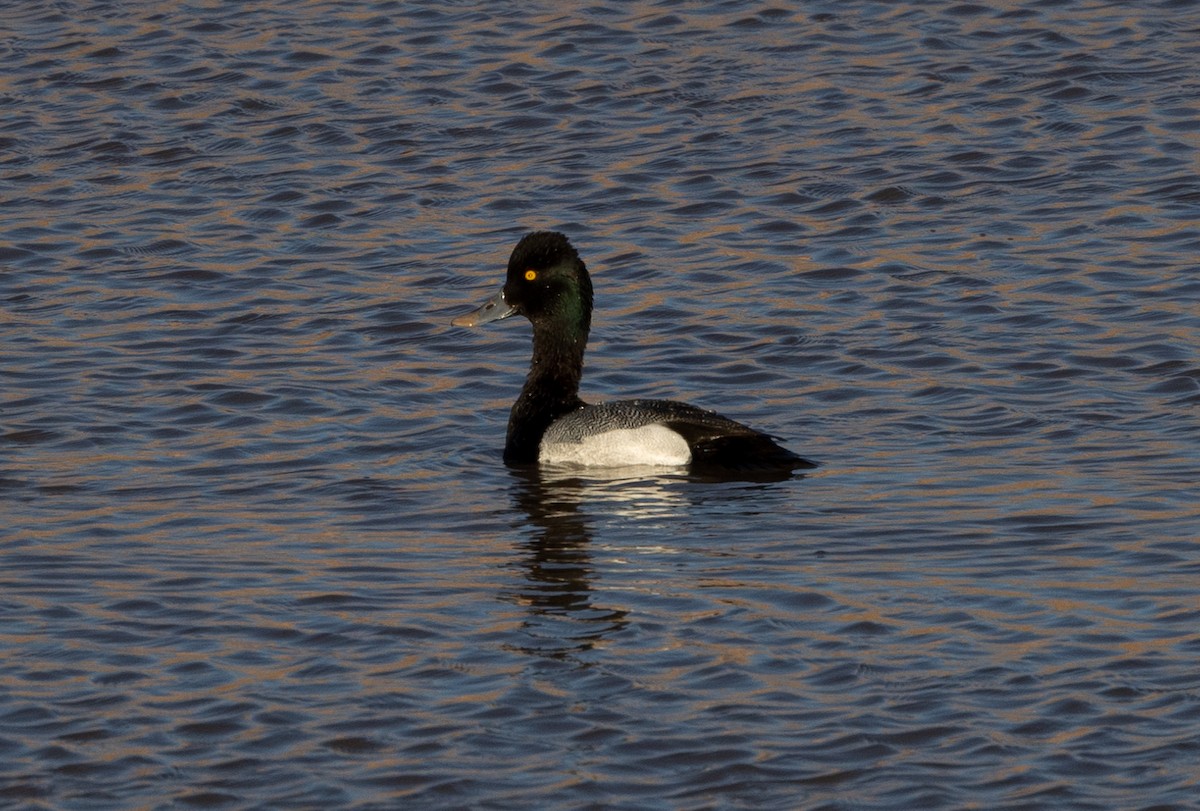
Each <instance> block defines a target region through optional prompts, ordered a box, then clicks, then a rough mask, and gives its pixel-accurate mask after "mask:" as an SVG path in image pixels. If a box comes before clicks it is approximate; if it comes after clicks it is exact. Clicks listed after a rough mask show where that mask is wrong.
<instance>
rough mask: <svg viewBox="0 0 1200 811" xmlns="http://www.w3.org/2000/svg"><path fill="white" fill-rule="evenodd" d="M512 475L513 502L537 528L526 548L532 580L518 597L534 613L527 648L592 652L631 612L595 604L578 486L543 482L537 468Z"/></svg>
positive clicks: (541, 651)
mask: <svg viewBox="0 0 1200 811" xmlns="http://www.w3.org/2000/svg"><path fill="white" fill-rule="evenodd" d="M513 472H514V476H515V481H514V485H513V493H514V498H515V500H516V502H517V505H518V507H519V508H520V509H521V511H523V512H524V513H525V514H526V515H528V516H529V520H530V523H531V524H532V525H533V526H534V527H535V531H534V535H533V537H532V538H530V539H529V540H528V541H527V542H526V543H525V544H524V547H525V549H526V550H527V553H528V554H527V556H526V559H525V561H524V568H525V570H526V579H527V582H526V583H525V584H523V585H522V587H521V588H520V589H519V591H518V593H517V598H518V599H519V600H520V601H521V602H522V603H523V604H525V605H526V606H527V607H528V608H529V609H530V614H529V617H528V618H527V619H526V620H525V622H524V623H523V624H524V625H525V629H526V631H527V633H528V634H529V636H530V637H531V641H530V643H529V646H528V648H527V649H526V650H527V652H529V653H539V654H543V655H551V656H555V657H558V656H564V655H567V654H570V653H574V652H578V651H583V650H588V649H590V648H591V647H593V645H595V644H596V643H597V642H598V641H599V640H600V639H602V638H603V637H604V636H607V635H608V634H611V633H613V632H615V631H619V630H620V629H621V628H623V627H624V626H625V624H626V620H625V614H626V612H625V611H624V610H622V609H606V608H600V607H597V606H595V605H593V604H592V592H593V587H592V582H591V581H592V576H593V571H592V560H591V555H590V554H589V553H588V549H587V546H588V543H589V541H590V540H591V538H590V535H589V531H588V523H587V519H586V517H585V516H584V514H583V513H582V512H581V511H580V509H579V494H578V492H577V490H576V483H572V482H570V481H562V482H558V483H547V482H543V481H542V479H541V477H540V476H538V472H537V469H536V468H522V469H516V470H514V471H513Z"/></svg>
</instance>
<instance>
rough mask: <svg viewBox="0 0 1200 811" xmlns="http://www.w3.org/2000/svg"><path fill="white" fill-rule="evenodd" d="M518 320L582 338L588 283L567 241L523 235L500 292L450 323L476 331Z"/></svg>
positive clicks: (545, 234) (588, 312)
mask: <svg viewBox="0 0 1200 811" xmlns="http://www.w3.org/2000/svg"><path fill="white" fill-rule="evenodd" d="M511 315H523V316H525V317H526V318H528V319H529V320H530V321H532V322H533V325H534V328H535V329H537V328H539V327H549V328H555V329H559V330H565V331H567V332H569V333H573V334H574V336H576V337H577V336H579V335H580V334H582V336H583V337H584V338H585V339H586V336H587V331H588V327H589V326H590V325H591V318H592V280H591V277H589V276H588V272H587V268H586V267H585V266H584V264H583V260H582V259H580V258H579V254H578V253H577V252H576V251H575V248H574V247H573V246H572V245H571V243H570V241H569V240H568V239H567V238H566V237H565V236H563V235H562V234H560V233H559V232H557V231H534V232H533V233H531V234H526V235H525V236H524V237H522V238H521V241H520V242H518V243H517V246H516V247H515V248H513V252H512V255H511V256H509V258H508V275H507V277H506V278H505V281H504V287H503V288H502V289H501V290H500V292H499V293H497V294H496V295H495V296H493V297H492V298H491V299H489V300H488V301H487V302H486V303H485V304H484V305H483V306H482V307H480V308H479V309H478V310H476V311H475V312H473V313H470V314H468V315H463V316H459V317H458V318H455V319H454V321H453V322H452V323H453V324H454V325H455V326H459V327H476V326H479V325H480V324H486V323H488V322H489V321H499V320H500V319H502V318H508V317H509V316H511Z"/></svg>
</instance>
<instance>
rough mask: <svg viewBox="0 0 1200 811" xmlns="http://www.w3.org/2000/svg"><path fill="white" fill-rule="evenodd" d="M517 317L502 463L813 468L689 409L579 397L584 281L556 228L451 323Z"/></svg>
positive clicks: (587, 293) (587, 308) (532, 238)
mask: <svg viewBox="0 0 1200 811" xmlns="http://www.w3.org/2000/svg"><path fill="white" fill-rule="evenodd" d="M512 315H523V316H525V317H526V318H528V319H529V321H530V323H532V324H533V360H532V362H531V364H530V368H529V376H528V377H527V378H526V380H525V386H524V388H522V389H521V396H520V397H518V398H517V401H516V402H515V403H514V404H513V407H512V413H511V415H510V416H509V420H508V439H507V441H506V442H505V445H504V461H505V462H507V463H508V464H518V465H519V464H532V463H534V462H540V463H543V464H568V465H578V466H584V467H619V466H625V465H656V466H688V467H689V468H690V469H691V470H693V471H698V472H703V471H713V470H722V469H727V470H753V469H774V470H787V471H790V470H796V469H799V468H810V467H815V464H814V463H812V462H810V461H808V460H807V459H802V458H801V457H799V456H797V455H796V454H794V453H792V452H791V451H789V450H787V449H786V448H782V447H780V446H779V445H777V444H776V443H775V441H774V440H773V439H772V438H771V437H769V436H767V435H766V434H764V433H761V432H759V431H755V430H754V429H753V428H749V427H747V426H745V425H742V424H741V423H739V422H734V421H733V420H731V419H727V418H726V417H722V416H721V415H720V414H716V413H714V412H712V411H706V410H704V409H701V408H697V407H696V406H693V405H688V404H687V403H678V402H675V401H672V400H619V401H615V402H608V403H601V404H599V405H588V404H587V403H585V402H583V400H581V399H579V380H580V378H581V377H582V375H583V351H584V348H585V347H586V346H587V339H588V329H589V328H590V326H591V323H592V280H591V277H590V276H588V272H587V268H586V267H585V266H584V264H583V260H581V259H580V258H579V254H578V253H577V252H576V251H575V248H574V247H573V246H572V245H571V243H570V241H568V240H567V238H566V237H565V236H563V235H562V234H560V233H558V232H557V231H535V232H533V233H531V234H526V235H525V236H524V237H522V238H521V241H520V242H518V243H517V246H516V247H515V248H513V252H512V255H511V256H510V257H509V259H508V275H507V278H506V279H505V282H504V287H503V288H502V289H501V290H500V292H499V293H497V294H496V295H495V296H494V297H492V298H491V299H490V300H489V301H488V302H487V303H485V304H484V305H483V306H482V307H480V308H479V309H478V310H476V311H475V312H473V313H471V314H469V315H464V316H460V317H459V318H456V319H454V321H453V324H454V325H455V326H461V327H474V326H479V325H480V324H486V323H488V322H490V321H499V320H500V319H502V318H508V317H509V316H512Z"/></svg>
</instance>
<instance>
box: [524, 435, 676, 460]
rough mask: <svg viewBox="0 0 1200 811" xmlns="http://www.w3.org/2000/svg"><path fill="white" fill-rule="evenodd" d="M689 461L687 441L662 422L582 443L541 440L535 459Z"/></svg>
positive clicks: (594, 437)
mask: <svg viewBox="0 0 1200 811" xmlns="http://www.w3.org/2000/svg"><path fill="white" fill-rule="evenodd" d="M691 460H692V452H691V451H690V450H689V449H688V444H687V440H685V439H684V438H683V437H681V436H680V435H679V434H677V433H675V432H674V431H672V430H671V429H670V428H668V427H666V426H665V425H643V426H642V427H641V428H618V429H616V430H613V431H605V432H604V433H602V434H593V435H591V436H588V437H584V439H583V441H582V442H542V447H541V448H540V449H539V451H538V461H539V462H541V463H542V464H547V465H576V466H579V467H619V466H622V465H654V466H656V467H678V466H679V465H686V464H687V463H688V462H690V461H691Z"/></svg>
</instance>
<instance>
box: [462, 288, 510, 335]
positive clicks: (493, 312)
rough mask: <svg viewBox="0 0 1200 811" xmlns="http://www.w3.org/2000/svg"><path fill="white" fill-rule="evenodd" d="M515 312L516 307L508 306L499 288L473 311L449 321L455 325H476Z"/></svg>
mask: <svg viewBox="0 0 1200 811" xmlns="http://www.w3.org/2000/svg"><path fill="white" fill-rule="evenodd" d="M516 314H517V309H516V308H515V307H511V306H509V304H508V302H507V301H505V300H504V291H503V290H501V291H500V292H499V293H497V294H496V295H494V296H492V297H491V298H490V299H488V300H487V303H486V304H484V305H483V306H482V307H480V308H479V309H478V310H476V311H475V312H473V313H467V314H466V315H460V316H459V317H458V318H456V319H454V320H453V321H451V322H450V323H451V324H453V325H454V326H456V327H478V326H479V325H480V324H486V323H488V322H489V321H499V320H500V319H501V318H508V317H509V316H510V315H516Z"/></svg>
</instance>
